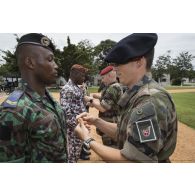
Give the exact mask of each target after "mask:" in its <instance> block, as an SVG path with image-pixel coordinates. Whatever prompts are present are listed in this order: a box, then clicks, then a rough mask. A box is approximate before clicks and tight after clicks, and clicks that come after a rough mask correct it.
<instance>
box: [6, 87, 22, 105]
mask: <svg viewBox="0 0 195 195" xmlns="http://www.w3.org/2000/svg"><path fill="white" fill-rule="evenodd" d="M23 93H24V92H23V91H20V90H17V91H14V92H13V93H11V94H10V95H9V96H8V98H7V99H6V100H5V101H4V102H3V103H2V106H3V107H4V108H15V107H16V106H17V103H18V100H19V99H20V97H21V96H22V94H23Z"/></svg>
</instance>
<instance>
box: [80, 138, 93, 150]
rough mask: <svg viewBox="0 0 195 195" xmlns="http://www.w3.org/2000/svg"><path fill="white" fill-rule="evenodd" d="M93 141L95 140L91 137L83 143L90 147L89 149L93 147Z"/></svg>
mask: <svg viewBox="0 0 195 195" xmlns="http://www.w3.org/2000/svg"><path fill="white" fill-rule="evenodd" d="M92 141H95V140H94V139H93V138H92V137H90V138H89V139H87V140H85V141H84V142H83V144H85V146H86V147H87V148H88V149H90V148H91V147H90V143H91V142H92Z"/></svg>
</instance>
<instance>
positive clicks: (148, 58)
mask: <svg viewBox="0 0 195 195" xmlns="http://www.w3.org/2000/svg"><path fill="white" fill-rule="evenodd" d="M144 57H145V58H146V69H147V70H151V66H152V63H153V59H154V48H153V49H152V50H150V51H149V52H148V53H146V54H145V55H144Z"/></svg>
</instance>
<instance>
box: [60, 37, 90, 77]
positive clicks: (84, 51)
mask: <svg viewBox="0 0 195 195" xmlns="http://www.w3.org/2000/svg"><path fill="white" fill-rule="evenodd" d="M67 44H68V45H67V46H65V47H64V48H63V51H62V52H61V54H59V56H61V59H60V60H59V61H60V63H59V64H60V68H59V72H60V74H61V75H62V76H63V77H65V78H66V79H68V78H69V73H70V69H71V67H72V65H74V64H81V65H83V66H85V67H86V68H89V69H90V70H93V68H94V67H93V59H94V57H93V46H92V44H91V43H90V42H89V41H88V40H83V41H80V42H79V43H78V44H77V45H75V44H72V43H71V41H70V38H69V37H67Z"/></svg>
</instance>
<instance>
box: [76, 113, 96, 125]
mask: <svg viewBox="0 0 195 195" xmlns="http://www.w3.org/2000/svg"><path fill="white" fill-rule="evenodd" d="M79 118H82V119H83V121H84V123H87V124H88V125H93V124H94V123H95V121H96V120H97V117H94V116H93V115H91V114H89V113H87V112H83V113H81V114H80V115H78V116H77V117H76V119H77V120H78V119H79Z"/></svg>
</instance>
